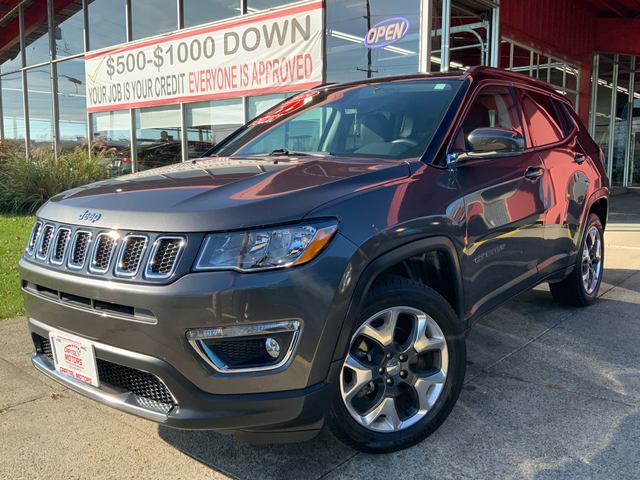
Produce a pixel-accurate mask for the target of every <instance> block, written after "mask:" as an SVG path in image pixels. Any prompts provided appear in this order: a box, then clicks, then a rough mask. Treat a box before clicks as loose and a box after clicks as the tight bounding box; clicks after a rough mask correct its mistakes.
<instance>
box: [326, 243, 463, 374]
mask: <svg viewBox="0 0 640 480" xmlns="http://www.w3.org/2000/svg"><path fill="white" fill-rule="evenodd" d="M431 252H439V253H441V254H442V255H444V257H445V258H446V259H447V262H448V265H449V267H450V270H451V286H452V288H453V295H448V297H449V298H447V295H442V296H443V297H445V299H447V300H448V301H449V303H450V304H451V306H452V308H453V310H454V311H455V312H456V315H457V318H458V323H459V325H458V326H459V328H460V330H461V331H464V330H465V327H466V322H465V320H464V294H463V283H462V274H461V270H460V262H459V260H458V255H457V252H456V249H455V246H454V244H453V242H452V241H451V240H450V239H449V238H447V237H444V236H436V237H429V238H426V239H421V240H417V241H414V242H411V243H408V244H405V245H402V246H400V247H398V248H396V249H394V250H391V251H389V252H386V253H384V254H382V255H380V256H378V257H377V258H375V259H374V260H373V261H371V262H370V263H369V264H368V265H367V266H366V267H365V268H364V270H363V271H362V274H361V275H360V277H359V278H358V281H357V283H356V286H355V288H354V291H353V294H352V296H351V301H350V304H349V308H348V310H347V314H346V316H345V319H344V322H343V325H342V329H341V331H340V334H339V336H338V341H337V344H336V348H335V350H334V354H333V361H336V360H340V359H342V358H343V357H344V353H345V351H346V348H347V345H348V342H349V339H350V336H351V331H352V330H353V326H354V324H355V322H356V321H357V319H358V317H359V316H360V312H361V311H362V308H363V306H364V302H365V299H366V296H367V292H368V291H369V289H370V288H371V286H372V285H373V283H374V282H375V280H376V279H377V278H378V277H380V275H384V274H385V273H386V272H388V271H389V270H390V269H392V268H394V267H397V266H398V265H400V264H402V263H403V262H405V261H407V260H410V259H412V258H414V257H416V256H420V255H424V254H428V253H431ZM438 293H440V292H438ZM451 298H454V299H455V300H454V301H453V302H452V301H451V300H450V299H451Z"/></svg>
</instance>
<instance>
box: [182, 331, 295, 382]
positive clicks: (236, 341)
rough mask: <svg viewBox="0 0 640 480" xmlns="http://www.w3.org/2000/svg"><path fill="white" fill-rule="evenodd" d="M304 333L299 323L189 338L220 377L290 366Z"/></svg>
mask: <svg viewBox="0 0 640 480" xmlns="http://www.w3.org/2000/svg"><path fill="white" fill-rule="evenodd" d="M301 330H302V325H301V322H300V321H298V320H284V321H279V322H270V323H258V324H249V325H229V326H219V327H209V328H199V329H192V330H188V331H187V332H186V337H187V340H188V341H189V343H190V344H191V346H192V347H193V348H194V349H195V350H196V352H197V353H198V354H199V355H200V356H201V357H202V358H203V359H204V360H205V361H206V362H207V363H208V364H209V365H210V366H212V367H213V368H214V369H215V370H216V371H217V372H219V373H236V372H237V373H241V372H257V371H265V370H273V369H277V368H279V367H282V366H284V365H286V364H287V362H288V361H289V360H290V359H291V357H292V355H293V354H294V351H295V348H296V345H297V343H298V338H299V336H300V333H301Z"/></svg>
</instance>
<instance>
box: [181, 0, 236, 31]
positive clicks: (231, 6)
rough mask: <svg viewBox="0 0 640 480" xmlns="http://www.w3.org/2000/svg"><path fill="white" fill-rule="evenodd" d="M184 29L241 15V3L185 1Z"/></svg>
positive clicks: (207, 0)
mask: <svg viewBox="0 0 640 480" xmlns="http://www.w3.org/2000/svg"><path fill="white" fill-rule="evenodd" d="M182 8H183V15H184V27H185V28H189V27H196V26H198V25H202V24H205V23H210V22H217V21H219V20H224V19H226V18H231V17H236V16H238V15H240V13H241V11H240V1H239V0H235V1H234V0H232V1H224V0H183V7H182Z"/></svg>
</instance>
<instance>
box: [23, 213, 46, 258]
mask: <svg viewBox="0 0 640 480" xmlns="http://www.w3.org/2000/svg"><path fill="white" fill-rule="evenodd" d="M38 226H40V229H39V230H38V233H37V234H36V229H37V227H38ZM43 226H44V223H43V222H42V221H41V220H38V221H37V222H36V223H35V225H34V226H33V229H32V230H31V235H30V236H29V243H27V248H26V249H25V252H26V253H27V255H30V256H31V255H33V253H34V252H35V251H36V245H37V244H38V240H39V238H40V234H41V233H42V227H43ZM34 237H35V238H34ZM31 243H33V247H32V246H31Z"/></svg>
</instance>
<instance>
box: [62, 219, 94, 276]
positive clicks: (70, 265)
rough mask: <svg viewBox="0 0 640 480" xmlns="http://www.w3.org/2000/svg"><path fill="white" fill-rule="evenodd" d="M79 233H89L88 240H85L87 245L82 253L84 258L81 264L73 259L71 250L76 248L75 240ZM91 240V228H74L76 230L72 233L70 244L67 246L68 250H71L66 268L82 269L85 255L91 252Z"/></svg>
mask: <svg viewBox="0 0 640 480" xmlns="http://www.w3.org/2000/svg"><path fill="white" fill-rule="evenodd" d="M81 233H86V234H88V235H89V240H87V246H86V250H85V253H84V258H83V259H82V264H77V263H75V262H74V261H73V252H74V251H75V249H76V242H77V241H78V236H79V235H80V234H81ZM92 242H93V232H92V231H91V230H85V229H78V230H76V232H75V233H74V234H73V239H72V241H71V246H70V247H69V249H70V250H69V251H70V252H71V253H70V254H69V258H68V259H67V267H68V268H72V269H74V270H82V269H83V268H84V265H85V264H86V263H87V257H89V254H90V253H91V243H92Z"/></svg>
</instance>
